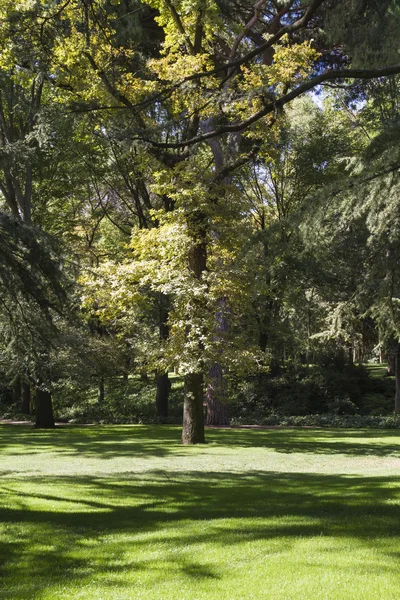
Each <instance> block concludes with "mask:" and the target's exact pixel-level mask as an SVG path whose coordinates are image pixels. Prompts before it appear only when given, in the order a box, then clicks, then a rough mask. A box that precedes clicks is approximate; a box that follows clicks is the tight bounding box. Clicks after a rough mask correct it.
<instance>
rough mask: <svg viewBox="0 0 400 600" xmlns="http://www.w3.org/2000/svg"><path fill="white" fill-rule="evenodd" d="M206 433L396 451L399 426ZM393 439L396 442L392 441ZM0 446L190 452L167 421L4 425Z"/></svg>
mask: <svg viewBox="0 0 400 600" xmlns="http://www.w3.org/2000/svg"><path fill="white" fill-rule="evenodd" d="M206 437H207V441H208V443H209V444H211V445H217V446H219V445H221V446H227V447H235V448H269V449H271V450H272V451H275V452H281V453H285V454H290V453H309V454H327V455H333V454H343V455H347V456H378V457H383V456H400V431H398V430H383V431H382V430H369V429H366V430H364V429H363V430H343V429H335V430H334V429H329V430H324V429H307V430H304V429H302V430H300V429H296V430H294V429H275V430H273V429H268V430H248V429H242V430H238V429H212V430H208V431H207V433H206ZM386 438H390V443H389V442H385V439H386ZM393 439H395V440H396V441H397V440H398V443H393ZM0 448H1V450H0V455H1V453H11V452H12V453H15V454H28V455H29V454H37V453H41V452H45V451H51V452H56V453H60V454H64V455H71V456H72V455H81V456H85V457H101V458H102V459H105V460H107V459H111V458H115V457H128V456H131V457H133V456H140V457H141V458H152V457H165V456H168V455H171V454H173V455H175V456H179V455H182V456H183V455H185V456H186V455H187V452H190V448H189V449H188V448H184V447H182V446H181V445H180V428H179V427H176V426H169V425H155V426H154V425H152V426H146V425H139V426H93V427H87V428H79V427H77V428H75V427H65V428H59V429H56V430H50V431H49V430H46V431H45V430H34V429H32V428H30V427H13V426H12V425H2V426H0ZM197 452H198V447H197Z"/></svg>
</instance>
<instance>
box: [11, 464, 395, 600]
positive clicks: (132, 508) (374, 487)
mask: <svg viewBox="0 0 400 600" xmlns="http://www.w3.org/2000/svg"><path fill="white" fill-rule="evenodd" d="M19 484H20V482H18V483H17V486H16V485H15V480H10V481H5V482H4V484H3V485H2V486H1V490H2V496H1V498H2V500H1V502H0V521H1V523H3V529H4V531H3V536H2V541H1V543H0V580H1V581H2V584H1V586H2V588H3V592H4V591H6V592H7V593H6V594H4V595H3V596H2V597H4V598H7V599H9V600H11V599H12V600H16V599H22V598H35V597H40V595H41V593H42V592H43V591H44V590H49V589H52V588H53V587H54V588H56V587H57V586H59V585H61V584H62V583H63V582H64V584H65V582H68V585H71V584H72V585H74V583H75V584H76V585H82V586H84V585H86V584H87V583H88V582H90V581H92V580H93V579H96V580H97V579H99V580H100V581H101V585H114V586H118V585H119V586H124V585H125V583H126V585H127V581H128V579H129V580H132V577H134V576H135V573H142V574H143V573H147V574H149V573H150V574H151V578H152V581H153V582H156V581H157V580H158V579H159V580H160V581H161V580H162V579H163V578H165V577H179V576H182V575H184V576H185V577H186V578H189V579H193V580H205V579H210V580H212V579H218V578H220V577H221V576H222V575H221V573H220V572H219V570H220V568H219V565H218V563H216V564H214V565H210V564H209V563H207V564H206V562H204V561H203V562H202V559H201V558H200V559H199V558H197V559H194V558H193V557H194V556H196V548H198V547H199V546H200V547H201V546H202V545H209V547H210V548H226V547H232V546H238V545H239V546H240V545H241V544H243V543H248V542H250V541H251V542H256V541H262V540H267V541H268V544H269V546H268V547H269V550H270V551H273V549H274V548H275V551H276V552H282V551H284V552H285V551H289V550H290V549H291V547H292V546H293V544H295V543H296V541H297V540H298V539H299V538H301V539H304V538H309V537H317V536H326V537H333V536H334V537H335V538H339V539H340V538H342V539H345V540H350V539H354V540H357V542H358V543H360V544H364V545H365V546H366V547H371V546H373V547H376V548H377V549H379V551H380V553H381V554H384V552H385V543H386V542H387V540H388V539H389V538H393V537H396V536H398V535H399V534H400V522H399V518H398V516H399V507H398V504H399V498H400V477H397V478H386V477H374V478H363V477H355V476H344V475H317V474H304V473H285V474H282V473H275V472H269V473H265V472H262V473H261V472H258V473H254V472H253V473H252V474H246V473H238V474H232V473H225V472H221V473H213V474H212V475H210V474H200V475H199V474H198V473H194V472H187V473H185V474H182V472H168V473H166V472H164V471H149V472H147V473H146V474H145V475H144V476H141V477H138V476H135V477H132V476H131V477H130V478H129V479H121V478H112V477H110V478H89V477H84V478H79V477H64V478H62V477H60V478H46V479H38V478H32V480H31V482H27V481H26V480H25V479H24V481H23V484H24V485H23V488H22V489H21V486H20V485H19ZM27 488H28V489H27ZM24 490H25V491H24ZM182 548H183V549H184V550H185V552H180V551H179V549H182ZM191 548H192V549H193V552H192V553H191V552H190V549H191ZM160 549H161V550H160ZM187 550H189V553H188V552H187ZM387 550H388V560H389V563H388V564H392V563H391V562H390V559H391V558H393V559H395V558H396V559H397V558H398V555H397V553H396V552H395V553H394V554H393V547H390V548H388V549H387ZM385 568H388V570H390V569H389V567H385ZM396 570H397V562H396V560H393V572H395V571H396ZM27 573H28V574H29V578H27V577H26V574H27ZM124 582H125V583H124Z"/></svg>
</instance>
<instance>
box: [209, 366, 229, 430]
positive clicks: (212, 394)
mask: <svg viewBox="0 0 400 600" xmlns="http://www.w3.org/2000/svg"><path fill="white" fill-rule="evenodd" d="M209 378H210V382H209V384H208V386H207V392H206V404H207V419H206V424H207V425H229V417H228V407H227V405H226V404H225V401H226V395H227V385H226V379H225V378H224V376H223V372H222V367H221V365H220V364H218V363H215V364H214V365H213V366H212V368H211V369H210V373H209Z"/></svg>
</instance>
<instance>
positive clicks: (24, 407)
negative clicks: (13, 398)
mask: <svg viewBox="0 0 400 600" xmlns="http://www.w3.org/2000/svg"><path fill="white" fill-rule="evenodd" d="M21 412H22V413H23V414H24V415H30V414H31V386H30V384H29V383H27V382H26V381H24V382H23V384H22V398H21Z"/></svg>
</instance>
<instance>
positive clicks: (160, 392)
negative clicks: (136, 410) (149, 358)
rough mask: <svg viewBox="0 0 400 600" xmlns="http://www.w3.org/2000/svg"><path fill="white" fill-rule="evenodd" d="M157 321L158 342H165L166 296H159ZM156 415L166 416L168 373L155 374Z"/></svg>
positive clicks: (167, 309) (167, 335) (168, 387)
mask: <svg viewBox="0 0 400 600" xmlns="http://www.w3.org/2000/svg"><path fill="white" fill-rule="evenodd" d="M158 306H159V314H158V316H159V321H158V332H159V339H160V342H161V343H162V342H165V341H166V340H167V339H168V337H169V326H168V317H169V301H168V296H166V295H165V294H162V293H161V294H159V305H158ZM156 385H157V391H156V413H157V415H158V416H159V417H167V416H168V399H169V391H170V389H171V382H170V381H169V379H168V373H157V375H156Z"/></svg>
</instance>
